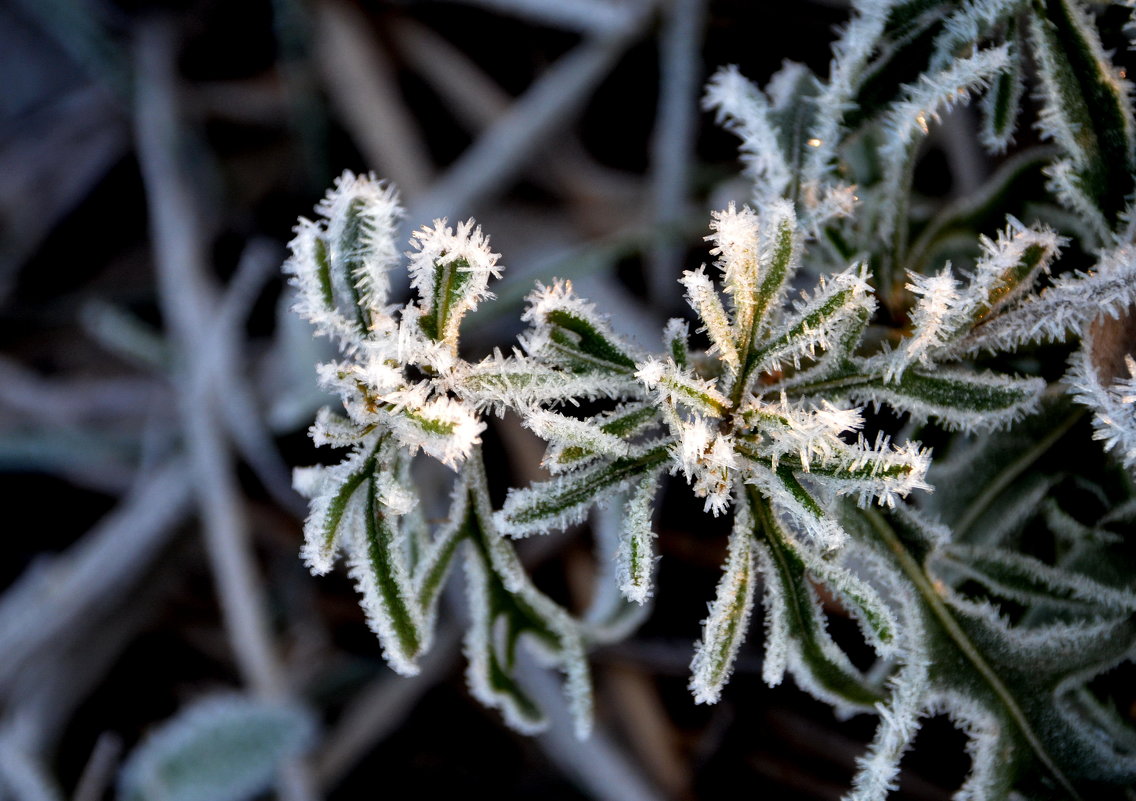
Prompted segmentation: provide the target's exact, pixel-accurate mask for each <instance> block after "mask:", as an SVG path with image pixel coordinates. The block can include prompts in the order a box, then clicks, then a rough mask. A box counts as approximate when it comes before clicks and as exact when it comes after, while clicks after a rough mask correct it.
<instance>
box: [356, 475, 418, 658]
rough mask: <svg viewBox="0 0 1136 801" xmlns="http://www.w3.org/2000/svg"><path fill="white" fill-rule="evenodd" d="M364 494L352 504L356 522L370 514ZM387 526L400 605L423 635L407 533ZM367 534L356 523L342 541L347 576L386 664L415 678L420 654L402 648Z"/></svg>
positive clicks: (394, 525)
mask: <svg viewBox="0 0 1136 801" xmlns="http://www.w3.org/2000/svg"><path fill="white" fill-rule="evenodd" d="M361 489H362V493H366V491H367V490H366V488H365V487H362V488H361ZM362 493H360V494H356V496H355V498H354V500H353V501H352V503H351V504H350V506H351V507H354V511H353V516H355V517H357V518H362V517H363V516H364V515H366V514H367V510H366V504H365V503H364V502H363V500H362ZM387 525H389V526H391V528H392V529H393V531H394V534H395V542H394V543H393V545H392V547H391V559H390V560H389V561H388V562H387V563H386V564H387V568H388V569H389V570H390V572H391V574H392V581H393V583H394V586H395V588H396V589H395V591H396V592H397V593H398V596H399V601H400V604H401V606H402V607H403V609H404V610H405V612H406V614H407V615H408V617H409V624H410V625H411V626H412V627H413V629H414V630H415V631H416V632H417V633H418V634H419V635H420V634H421V632H422V631H423V630H424V629H425V617H424V615H423V613H422V609H421V607H419V606H418V604H417V602H416V600H415V598H414V593H413V589H412V588H413V582H412V581H411V577H410V571H409V569H408V568H407V565H406V560H405V553H406V549H405V548H404V547H403V542H402V538H403V537H404V536H405V531H404V530H403V529H402V527H401V526H399V525H398V522H397V521H388V523H387ZM364 531H365V523H361V522H356V525H354V526H352V533H351V536H345V537H344V538H343V547H344V550H345V551H346V556H347V574H348V575H349V576H351V578H352V580H353V581H354V582H355V589H356V590H357V591H358V593H359V595H360V596H361V598H360V600H359V605H360V606H361V607H362V608H363V612H364V614H365V615H366V617H367V626H368V628H370V629H371V631H373V632H374V633H375V634H376V635H378V638H379V643H380V645H382V649H383V658H384V659H385V660H386V661H387V664H388V665H390V666H391V669H392V670H393V671H394V672H395V673H399V674H401V675H403V676H416V675H417V674H418V671H419V667H418V663H417V662H416V661H415V660H416V659H417V657H418V655H419V654H418V652H413V653H411V652H408V651H407V650H406V649H405V648H404V647H403V644H402V642H401V640H400V637H399V633H398V631H397V629H396V628H395V622H394V616H393V614H392V613H391V609H390V604H389V603H388V601H387V598H386V596H385V595H384V594H383V592H382V591H381V590H380V589H379V583H378V580H377V578H376V576H375V571H374V567H373V565H372V563H371V555H370V553H369V550H368V544H367V538H366V535H365V533H364Z"/></svg>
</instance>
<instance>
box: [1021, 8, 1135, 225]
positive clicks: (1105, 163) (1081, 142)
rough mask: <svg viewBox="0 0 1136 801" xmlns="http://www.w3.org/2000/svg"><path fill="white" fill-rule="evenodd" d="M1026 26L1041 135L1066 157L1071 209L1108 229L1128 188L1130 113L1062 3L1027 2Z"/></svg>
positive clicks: (1101, 58)
mask: <svg viewBox="0 0 1136 801" xmlns="http://www.w3.org/2000/svg"><path fill="white" fill-rule="evenodd" d="M1033 12H1034V13H1033V14H1032V15H1031V19H1030V25H1031V31H1032V34H1033V47H1034V51H1035V54H1036V62H1037V65H1038V71H1039V74H1040V76H1041V79H1042V85H1043V88H1044V90H1045V91H1044V94H1043V99H1044V102H1045V106H1044V109H1043V112H1042V125H1043V131H1045V132H1046V133H1048V134H1050V135H1051V136H1052V137H1053V138H1054V139H1055V140H1056V142H1057V143H1058V144H1059V145H1060V146H1061V147H1062V148H1064V149H1065V150H1066V152H1068V153H1069V155H1070V157H1071V161H1070V167H1071V170H1072V180H1071V184H1072V185H1071V186H1070V187H1069V189H1070V190H1071V191H1073V192H1074V193H1075V194H1076V197H1072V198H1069V197H1066V198H1063V199H1064V200H1065V201H1066V202H1068V203H1070V204H1071V205H1072V206H1073V207H1074V209H1077V208H1078V207H1080V206H1082V205H1084V206H1087V207H1094V208H1095V209H1096V210H1098V211H1099V213H1100V214H1101V215H1102V216H1103V218H1104V220H1105V223H1106V224H1107V225H1111V224H1112V223H1114V222H1115V220H1116V219H1117V215H1119V214H1120V212H1121V211H1123V209H1124V207H1125V204H1126V199H1127V197H1128V196H1129V194H1131V192H1132V189H1133V153H1132V147H1133V142H1132V135H1133V124H1132V111H1131V107H1130V105H1129V101H1128V97H1127V92H1126V89H1125V88H1124V86H1123V85H1122V84H1121V83H1120V82H1119V81H1118V79H1117V77H1116V75H1115V74H1114V71H1113V68H1112V65H1111V64H1110V63H1109V62H1108V59H1107V57H1106V55H1105V53H1104V51H1103V49H1102V47H1101V44H1100V41H1099V39H1098V37H1097V34H1096V32H1095V31H1094V30H1093V29H1092V27H1091V25H1090V24H1089V23H1088V20H1087V19H1086V18H1085V16H1084V11H1083V10H1082V9H1080V8H1075V7H1074V6H1073V5H1072V4H1071V3H1070V2H1068V0H1034V1H1033Z"/></svg>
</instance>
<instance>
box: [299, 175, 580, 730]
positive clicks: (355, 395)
mask: <svg viewBox="0 0 1136 801" xmlns="http://www.w3.org/2000/svg"><path fill="white" fill-rule="evenodd" d="M317 211H318V212H319V214H320V219H319V220H318V221H316V222H312V221H309V220H301V221H300V224H299V226H298V227H297V229H296V238H295V239H294V240H293V241H292V243H291V251H292V255H291V258H290V259H289V260H288V262H287V263H286V265H285V269H286V271H287V272H288V273H290V274H291V276H292V280H293V284H294V285H295V287H296V290H297V294H298V301H297V303H296V310H297V312H299V313H300V314H302V315H303V316H304V317H306V318H307V319H308V320H310V321H311V322H312V323H313V324H314V325H315V327H316V332H317V333H319V334H324V335H326V336H330V337H332V338H333V339H334V340H335V341H336V342H337V343H338V345H339V346H340V349H341V351H342V353H343V356H344V358H343V359H342V360H341V361H337V362H332V363H329V364H324V365H321V366H320V380H321V383H322V385H323V386H324V387H325V388H326V389H328V390H331V391H334V392H336V393H338V394H339V395H340V397H341V398H342V399H343V407H344V410H345V412H346V416H341V415H337V414H335V413H333V412H332V411H331V410H330V409H326V408H325V409H323V410H321V411H320V413H319V416H318V418H317V420H316V423H315V425H314V426H313V427H312V429H311V436H312V439H313V440H314V442H315V443H316V444H317V445H325V446H331V447H336V448H343V449H346V450H347V451H348V455H347V457H346V458H345V459H344V460H343V461H342V462H340V463H339V464H337V465H335V466H333V467H312V468H305V469H301V470H297V471H296V476H295V484H296V487H297V489H298V490H300V491H301V492H303V493H304V494H306V495H307V496H308V497H309V498H311V514H310V515H309V517H308V519H307V520H306V521H305V524H304V538H305V542H304V547H303V556H304V559H305V561H306V562H307V563H308V565H309V566H310V567H311V569H312V572H314V573H317V574H322V573H326V572H327V571H328V570H330V569H331V568H332V566H333V565H334V563H335V560H336V559H337V557H338V556H339V555H340V554H341V553H343V554H345V556H346V561H347V566H348V570H349V572H350V573H351V576H352V577H353V578H354V579H355V582H356V585H357V587H358V590H359V592H360V594H361V596H362V600H361V603H362V606H363V609H364V610H365V612H366V615H367V621H368V623H369V624H370V626H371V628H372V629H373V630H374V631H375V633H376V634H377V635H378V637H379V640H380V642H381V643H382V647H383V653H384V655H385V657H386V660H387V662H388V663H389V664H390V666H391V667H392V668H393V669H394V670H396V671H398V672H399V673H402V674H405V675H413V674H415V673H417V672H418V665H417V660H418V659H419V657H420V656H422V654H424V653H425V652H426V651H427V650H428V649H429V647H430V643H431V639H432V636H433V631H434V624H435V618H436V609H437V606H438V599H439V594H440V593H441V590H442V587H443V586H444V584H445V581H446V578H447V576H448V575H449V572H450V568H451V566H452V564H453V561H454V559H455V558H457V556H458V554H459V553H461V551H462V550H463V548H464V551H465V563H466V577H467V588H468V595H469V605H470V608H471V610H472V620H471V626H470V628H469V631H468V633H467V636H466V648H465V650H466V654H467V657H468V659H469V668H468V673H467V675H468V680H469V685H470V689H471V691H472V692H473V694H474V695H475V696H476V697H477V698H478V699H479V700H480V701H482V702H483V703H485V704H486V705H488V706H491V707H497V708H499V709H501V710H502V712H503V714H504V715H505V717H506V719H507V720H508V721H509V722H510V723H511V724H512V725H514V726H515V727H517V728H519V729H521V730H523V731H529V732H531V731H536V730H538V729H539V728H541V727H542V726H543V725H544V723H545V720H544V716H543V714H542V713H541V711H540V710H539V709H538V708H537V706H536V705H535V704H534V703H533V701H532V700H531V699H530V698H529V697H528V695H527V694H526V693H525V692H524V690H523V689H522V688H521V687H520V685H518V684H517V682H516V680H515V679H514V678H513V670H514V668H515V665H516V659H517V648H518V644H519V643H520V642H521V640H522V638H523V639H525V640H526V641H528V642H529V643H531V645H532V646H533V648H534V650H535V651H536V652H537V653H538V655H540V656H542V657H544V658H545V660H546V661H548V662H550V663H552V664H555V665H557V666H558V667H560V668H561V669H562V670H563V671H564V673H565V675H566V691H567V693H568V696H569V698H570V699H571V702H572V708H573V711H574V714H575V718H576V728H577V733H578V734H579V735H580V736H581V737H582V736H585V735H586V734H587V732H588V730H589V727H590V725H591V685H590V679H589V676H588V670H587V665H586V663H585V660H584V652H583V641H582V636H581V632H580V627H579V625H578V623H577V622H576V621H575V620H574V619H573V618H572V617H571V616H570V615H569V614H568V613H567V612H566V611H565V610H564V609H562V608H561V607H559V606H558V605H557V604H555V603H554V602H553V601H551V600H550V599H549V598H547V597H546V596H545V595H543V594H542V593H541V592H539V591H538V590H537V589H536V588H535V587H534V586H533V584H532V583H531V582H530V581H529V579H528V577H527V576H526V575H525V573H524V571H523V570H522V568H521V566H520V562H519V560H518V559H517V556H516V553H515V552H514V551H513V548H512V546H511V545H510V544H509V543H508V541H507V540H504V539H502V538H501V536H500V535H499V534H498V533H497V531H496V529H495V528H494V525H493V521H492V517H491V514H490V513H491V509H490V506H489V495H488V490H487V487H486V481H485V471H484V467H483V466H482V463H481V454H480V451H479V449H478V443H479V442H480V433H481V432H482V431H483V430H484V427H485V424H484V423H483V422H481V421H480V419H479V417H478V414H477V411H476V409H475V408H474V405H473V404H472V403H470V402H469V401H467V400H466V399H465V397H464V393H463V383H462V375H463V368H464V367H465V363H464V362H462V361H461V358H460V356H459V353H458V341H459V334H460V330H459V329H460V325H461V320H462V317H463V316H464V315H465V314H466V313H467V312H469V311H471V310H473V309H474V308H475V307H476V305H477V303H478V302H479V301H481V300H483V299H484V298H486V297H489V292H488V291H487V289H486V286H487V283H488V280H489V278H490V276H495V275H498V273H499V268H498V267H497V258H498V257H497V255H496V254H494V253H491V252H490V251H489V246H488V242H487V241H486V239H485V238H484V236H483V235H482V233H481V230H480V229H478V228H474V225H473V221H472V220H471V221H469V222H466V223H462V224H460V225H458V226H457V228H456V230H455V229H451V228H449V227H447V226H446V224H445V221H444V220H439V221H435V223H434V225H433V226H432V227H429V228H423V229H421V230H419V231H416V232H415V233H414V235H413V239H412V242H411V245H412V250H411V251H410V252H409V253H408V254H407V257H408V269H409V271H410V276H411V282H412V285H413V288H414V289H415V290H417V295H418V299H417V300H416V301H412V302H411V303H409V304H407V305H406V306H404V307H402V308H399V307H398V306H396V305H393V304H391V303H390V302H389V298H388V294H389V279H388V277H387V271H388V270H389V269H391V268H392V267H393V266H395V264H397V262H398V252H397V249H396V247H395V234H396V231H397V229H398V223H399V220H400V217H401V209H400V208H399V206H398V202H397V198H396V196H395V193H394V191H393V190H392V189H391V188H389V187H387V186H384V185H383V184H381V183H379V182H377V181H375V180H374V178H373V177H369V176H355V175H352V174H351V173H344V174H343V176H342V177H341V178H340V179H339V180H338V181H337V182H336V185H335V188H334V189H333V190H332V191H330V192H329V193H328V194H327V197H326V198H325V199H324V200H323V201H322V202H321V203H320V205H319V206H318V207H317ZM419 450H421V451H423V452H425V453H426V454H428V455H429V456H431V457H433V458H435V459H437V460H439V461H440V462H442V463H444V464H446V465H449V466H450V467H453V468H455V469H457V470H458V471H459V476H458V479H457V482H456V485H455V489H454V492H453V497H452V502H451V510H450V516H449V519H448V521H447V522H446V523H445V524H444V525H443V526H441V528H440V529H439V530H438V531H436V532H433V533H432V532H430V530H429V526H427V525H426V523H425V521H424V520H423V519H422V516H421V499H420V496H419V493H418V488H417V487H416V486H415V483H414V481H413V479H412V476H411V471H410V466H411V460H412V458H413V456H414V455H415V453H416V452H417V451H419Z"/></svg>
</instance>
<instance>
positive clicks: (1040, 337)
mask: <svg viewBox="0 0 1136 801" xmlns="http://www.w3.org/2000/svg"><path fill="white" fill-rule="evenodd" d="M1133 303H1136V249H1134V248H1132V247H1131V246H1128V245H1124V246H1121V247H1117V248H1114V249H1112V250H1109V251H1106V252H1104V253H1102V254H1101V256H1100V258H1099V260H1098V261H1097V265H1096V268H1095V269H1094V270H1093V271H1092V272H1089V273H1087V274H1086V273H1081V272H1075V273H1066V274H1065V275H1062V276H1060V277H1058V278H1057V279H1056V280H1055V281H1054V282H1053V285H1052V286H1050V287H1048V288H1046V289H1044V290H1042V292H1041V293H1040V294H1036V295H1030V296H1028V297H1026V298H1024V299H1023V300H1022V301H1021V302H1019V303H1018V304H1017V305H1016V306H1014V307H1013V308H1011V309H1009V310H1007V311H1005V312H1003V313H1002V314H1000V315H998V316H997V317H995V318H993V319H992V320H990V321H989V322H984V323H982V324H981V325H979V326H978V327H977V328H975V330H974V332H973V333H972V334H970V335H969V336H966V337H964V338H963V339H961V340H960V341H959V342H958V344H957V345H956V346H954V347H952V348H951V349H950V350H949V352H948V353H945V354H944V356H948V355H949V356H951V357H954V358H959V357H962V356H965V355H971V354H975V353H978V352H979V351H983V350H986V351H990V352H996V351H999V350H1013V349H1014V348H1017V347H1019V346H1021V345H1025V344H1029V343H1031V342H1042V341H1046V340H1055V341H1063V340H1065V338H1066V337H1067V336H1068V335H1069V333H1071V332H1078V333H1079V332H1080V331H1081V330H1082V329H1084V328H1085V326H1087V325H1088V324H1089V323H1090V322H1092V321H1093V320H1094V319H1096V318H1097V317H1098V316H1100V315H1104V314H1107V315H1109V316H1110V317H1117V316H1118V315H1119V314H1120V313H1121V312H1122V311H1123V310H1124V309H1125V308H1126V307H1128V306H1129V305H1132V304H1133Z"/></svg>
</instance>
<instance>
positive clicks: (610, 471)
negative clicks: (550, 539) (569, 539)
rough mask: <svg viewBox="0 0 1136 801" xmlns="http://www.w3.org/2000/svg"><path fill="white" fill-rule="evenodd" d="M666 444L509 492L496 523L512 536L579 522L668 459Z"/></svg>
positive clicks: (541, 531)
mask: <svg viewBox="0 0 1136 801" xmlns="http://www.w3.org/2000/svg"><path fill="white" fill-rule="evenodd" d="M669 458H670V456H669V452H668V449H667V447H666V446H665V445H656V446H654V447H651V448H648V449H646V450H643V451H641V452H640V453H638V454H634V455H632V456H627V457H624V458H622V459H615V460H613V461H610V462H603V463H601V464H599V465H596V466H594V467H585V468H583V469H581V470H577V471H574V472H572V473H568V474H565V475H563V476H559V477H557V478H554V479H552V480H551V481H545V482H541V483H537V484H533V485H531V486H529V487H527V488H525V489H520V490H517V489H513V490H510V491H509V495H508V497H506V499H505V505H504V506H503V507H502V509H501V511H500V512H498V513H497V515H496V524H497V526H498V527H499V528H500V529H501V530H502V531H503V532H505V533H506V534H508V535H509V536H513V537H523V536H527V535H529V534H534V533H543V532H547V531H551V530H553V529H561V528H564V527H566V526H570V525H573V524H574V523H579V522H580V521H582V520H583V519H584V516H585V515H586V514H587V511H588V509H589V508H591V506H592V505H593V504H594V503H595V502H596V501H597V500H599V498H601V497H602V496H604V495H605V494H607V493H609V492H614V491H615V490H617V489H619V488H620V487H622V486H625V485H627V484H628V483H630V482H631V481H633V480H635V479H637V478H639V477H641V476H643V475H644V474H645V473H647V472H649V471H651V470H653V469H654V468H656V467H659V466H661V465H662V464H664V463H665V462H667V461H669Z"/></svg>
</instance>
